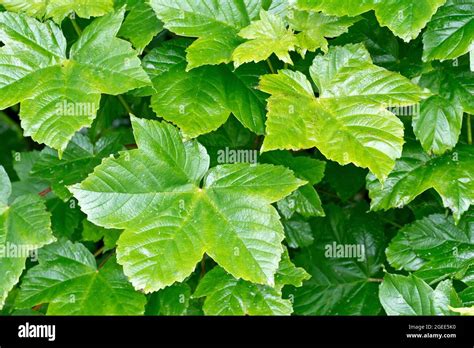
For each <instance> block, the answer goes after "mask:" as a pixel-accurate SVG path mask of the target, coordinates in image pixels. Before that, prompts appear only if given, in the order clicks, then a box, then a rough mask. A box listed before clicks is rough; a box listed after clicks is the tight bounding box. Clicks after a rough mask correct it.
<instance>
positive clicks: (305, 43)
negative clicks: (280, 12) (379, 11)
mask: <svg viewBox="0 0 474 348" xmlns="http://www.w3.org/2000/svg"><path fill="white" fill-rule="evenodd" d="M359 20H360V18H351V17H334V16H326V15H324V14H322V13H317V12H306V11H292V12H291V16H289V19H288V21H289V23H290V26H291V27H292V28H293V29H294V30H295V31H298V32H299V33H298V34H296V38H297V39H298V47H299V49H300V50H301V51H302V53H303V54H305V53H306V51H311V52H314V51H316V50H317V49H318V48H321V49H322V50H323V51H324V52H327V51H328V45H329V43H328V41H327V39H326V38H334V37H337V36H339V35H341V34H343V33H346V32H347V30H348V28H349V27H350V26H351V25H353V24H354V23H355V22H357V21H359Z"/></svg>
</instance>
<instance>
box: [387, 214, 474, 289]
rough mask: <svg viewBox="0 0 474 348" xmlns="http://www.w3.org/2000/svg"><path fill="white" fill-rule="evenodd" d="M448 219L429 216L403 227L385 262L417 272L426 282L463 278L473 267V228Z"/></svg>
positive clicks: (391, 244) (389, 249)
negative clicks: (456, 223)
mask: <svg viewBox="0 0 474 348" xmlns="http://www.w3.org/2000/svg"><path fill="white" fill-rule="evenodd" d="M463 225H464V224H463V223H460V224H459V226H455V225H454V222H453V220H452V218H451V217H449V218H447V217H445V216H444V215H441V214H435V215H430V216H428V217H425V218H423V219H421V220H418V221H415V222H414V223H412V224H410V225H408V226H406V227H404V228H403V229H401V230H400V231H399V232H398V235H397V236H396V237H395V238H394V239H393V240H392V242H391V243H390V245H389V247H388V249H387V252H386V253H387V259H388V261H389V262H390V264H391V265H392V266H393V267H395V268H396V269H404V270H407V271H416V272H415V275H417V276H418V277H419V278H421V279H423V280H425V281H427V282H428V283H430V284H431V283H435V282H439V281H440V280H442V279H445V278H446V277H454V278H456V279H462V277H463V276H464V274H465V273H466V270H467V269H468V268H469V267H470V266H472V265H474V257H473V256H472V249H473V248H474V228H473V226H469V224H465V225H466V226H463Z"/></svg>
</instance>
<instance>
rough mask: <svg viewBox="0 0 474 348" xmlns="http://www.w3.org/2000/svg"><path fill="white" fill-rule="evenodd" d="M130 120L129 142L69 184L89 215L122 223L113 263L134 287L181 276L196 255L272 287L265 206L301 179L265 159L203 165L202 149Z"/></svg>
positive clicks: (275, 245)
mask: <svg viewBox="0 0 474 348" xmlns="http://www.w3.org/2000/svg"><path fill="white" fill-rule="evenodd" d="M132 125H133V128H134V133H135V138H136V141H137V144H138V149H137V150H132V151H129V152H126V153H123V154H122V155H121V156H120V157H119V158H117V159H115V158H108V159H106V160H104V161H103V162H102V164H101V165H100V166H98V167H96V169H95V171H94V173H93V174H91V175H90V176H89V177H88V178H87V179H86V180H85V181H83V182H82V183H81V184H78V185H75V186H73V187H70V189H71V190H72V192H73V193H74V196H75V197H76V198H77V199H78V201H79V204H80V206H81V208H82V210H83V211H84V212H85V213H86V214H87V215H88V220H89V221H91V222H93V223H94V224H96V225H98V226H103V227H106V228H118V229H125V231H124V233H123V234H122V235H121V237H120V239H119V241H118V249H117V255H118V262H119V263H120V264H122V265H123V266H124V271H125V274H126V275H127V276H128V277H129V278H130V280H131V282H132V283H133V284H134V286H135V288H137V289H143V290H144V291H145V292H152V291H156V290H159V289H162V288H164V287H166V286H168V285H171V284H173V283H174V282H176V281H182V280H184V279H185V278H186V277H187V276H188V275H189V274H190V273H191V272H192V271H193V270H194V268H195V266H196V263H197V262H198V261H199V260H200V259H201V258H202V256H203V255H204V253H207V254H208V255H209V256H210V257H212V258H213V259H214V260H215V261H216V262H217V263H218V264H219V265H221V266H222V267H223V268H224V269H225V270H226V271H228V272H229V273H230V274H232V275H234V276H235V277H239V278H240V277H241V278H243V279H245V280H249V281H252V282H255V283H261V284H273V283H274V274H275V272H276V270H277V268H278V262H279V260H280V256H281V253H282V252H283V249H282V246H281V241H282V239H283V237H284V234H283V228H282V226H281V224H280V222H279V217H278V213H277V212H276V210H275V209H274V208H273V207H272V206H271V205H270V203H274V202H276V201H278V200H280V199H282V198H283V197H285V196H287V195H288V194H290V193H291V192H292V191H294V190H295V189H297V188H298V187H299V186H301V185H303V184H304V183H305V182H304V181H302V180H299V179H297V178H295V177H294V176H293V174H292V172H291V171H289V170H287V169H286V168H283V167H276V166H272V165H248V164H235V165H222V166H217V167H215V168H212V169H211V170H209V171H208V167H209V157H208V155H207V153H206V152H205V149H204V148H203V147H202V146H201V145H200V144H199V143H197V142H196V141H192V142H186V143H185V142H183V140H182V139H181V137H180V135H179V133H178V131H177V129H176V128H174V127H173V126H171V125H169V124H167V123H160V122H157V121H146V120H141V119H137V118H132ZM204 176H205V178H204V182H203V183H202V184H201V181H202V179H203V177H204ZM242 214H243V215H242ZM198 226H199V227H198Z"/></svg>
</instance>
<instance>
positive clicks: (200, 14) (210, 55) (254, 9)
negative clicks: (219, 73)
mask: <svg viewBox="0 0 474 348" xmlns="http://www.w3.org/2000/svg"><path fill="white" fill-rule="evenodd" d="M150 4H151V6H152V7H153V9H154V10H155V12H156V14H157V16H158V18H159V19H160V20H161V21H163V22H164V23H165V28H167V29H168V30H170V31H172V32H174V33H176V34H178V35H181V36H187V37H196V38H198V39H197V40H196V41H195V42H194V43H193V44H192V45H191V46H190V47H189V48H188V50H187V51H188V62H189V65H188V69H193V68H197V67H199V66H202V65H208V64H209V65H218V64H220V63H230V62H231V60H232V53H233V51H234V50H235V48H236V47H237V46H238V45H239V44H240V43H242V39H241V38H239V36H238V33H239V31H240V30H241V29H242V28H244V27H246V26H248V25H249V24H250V23H251V21H252V20H253V19H255V18H257V17H258V15H259V12H260V10H261V8H262V7H261V1H260V0H246V1H233V0H223V1H214V0H191V1H186V2H183V1H173V0H150Z"/></svg>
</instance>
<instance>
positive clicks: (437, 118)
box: [413, 96, 463, 155]
mask: <svg viewBox="0 0 474 348" xmlns="http://www.w3.org/2000/svg"><path fill="white" fill-rule="evenodd" d="M462 118H463V110H462V107H461V105H458V104H456V103H452V102H450V101H449V100H447V99H445V98H443V97H440V96H433V97H430V98H428V99H427V100H425V101H423V102H422V103H421V108H420V112H419V113H416V114H415V116H414V117H413V131H414V132H415V134H416V137H417V138H418V139H419V140H420V142H421V145H422V146H423V149H424V150H425V151H427V152H431V153H434V154H437V155H441V154H443V153H445V152H446V151H449V150H451V149H452V148H454V147H455V146H456V144H457V142H458V139H459V135H460V134H461V127H462Z"/></svg>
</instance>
